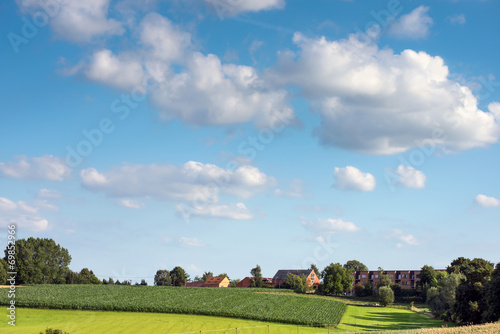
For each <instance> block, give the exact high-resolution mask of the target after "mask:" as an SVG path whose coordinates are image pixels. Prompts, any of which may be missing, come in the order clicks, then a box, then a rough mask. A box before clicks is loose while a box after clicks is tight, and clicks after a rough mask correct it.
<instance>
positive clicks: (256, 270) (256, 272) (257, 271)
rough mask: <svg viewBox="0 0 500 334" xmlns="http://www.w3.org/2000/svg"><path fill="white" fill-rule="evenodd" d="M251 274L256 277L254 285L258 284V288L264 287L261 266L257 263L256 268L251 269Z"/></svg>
mask: <svg viewBox="0 0 500 334" xmlns="http://www.w3.org/2000/svg"><path fill="white" fill-rule="evenodd" d="M250 274H251V275H252V276H253V277H254V282H253V283H254V284H255V285H254V286H256V287H257V288H262V286H263V285H264V283H263V282H262V271H261V269H260V266H259V265H256V266H255V268H252V270H250Z"/></svg>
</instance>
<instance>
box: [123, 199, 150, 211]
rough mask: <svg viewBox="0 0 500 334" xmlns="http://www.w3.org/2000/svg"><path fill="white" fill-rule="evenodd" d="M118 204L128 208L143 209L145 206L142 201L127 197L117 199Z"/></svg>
mask: <svg viewBox="0 0 500 334" xmlns="http://www.w3.org/2000/svg"><path fill="white" fill-rule="evenodd" d="M118 205H119V206H123V207H124V208H129V209H143V208H145V207H146V205H145V204H144V203H141V202H139V201H135V200H133V199H128V198H122V199H120V200H119V201H118Z"/></svg>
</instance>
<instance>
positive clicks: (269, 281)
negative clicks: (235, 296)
mask: <svg viewBox="0 0 500 334" xmlns="http://www.w3.org/2000/svg"><path fill="white" fill-rule="evenodd" d="M252 279H254V277H250V276H247V277H245V278H244V279H242V280H241V281H240V282H239V283H238V284H236V287H237V288H249V287H250V285H251V284H252ZM262 283H263V284H264V285H273V279H272V278H269V277H262Z"/></svg>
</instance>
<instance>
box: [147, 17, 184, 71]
mask: <svg viewBox="0 0 500 334" xmlns="http://www.w3.org/2000/svg"><path fill="white" fill-rule="evenodd" d="M140 42H141V44H143V45H144V46H145V49H144V50H143V51H142V52H143V53H144V54H145V56H146V58H147V59H150V60H160V61H163V62H166V63H168V64H170V63H174V62H178V63H179V62H180V63H182V62H183V59H184V57H185V56H186V52H187V51H188V50H189V49H190V48H191V34H189V33H188V32H185V31H183V30H182V29H180V28H179V27H177V26H176V25H174V24H173V23H172V22H171V21H170V20H168V19H167V18H165V17H163V16H161V15H159V14H156V13H150V14H148V15H146V16H145V17H144V19H143V20H142V22H141V32H140Z"/></svg>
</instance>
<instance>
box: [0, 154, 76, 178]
mask: <svg viewBox="0 0 500 334" xmlns="http://www.w3.org/2000/svg"><path fill="white" fill-rule="evenodd" d="M14 158H15V161H12V162H0V177H8V178H14V179H25V180H51V181H62V180H64V179H67V178H69V177H71V168H69V167H68V166H67V165H66V163H65V161H64V159H62V158H59V157H55V156H53V155H42V156H41V157H34V158H28V157H26V156H24V155H19V156H16V157H14Z"/></svg>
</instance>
